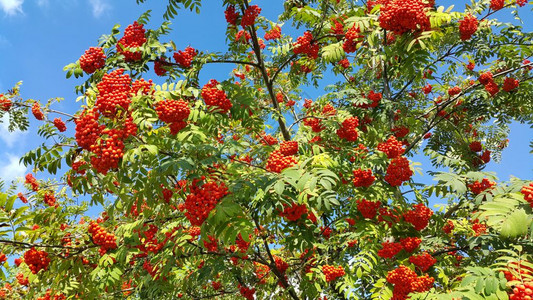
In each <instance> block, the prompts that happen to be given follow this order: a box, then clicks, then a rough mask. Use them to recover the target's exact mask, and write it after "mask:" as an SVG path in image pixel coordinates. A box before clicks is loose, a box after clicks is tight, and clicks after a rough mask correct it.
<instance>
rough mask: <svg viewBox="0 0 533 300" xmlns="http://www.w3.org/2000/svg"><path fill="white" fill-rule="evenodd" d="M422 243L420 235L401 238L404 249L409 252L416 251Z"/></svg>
mask: <svg viewBox="0 0 533 300" xmlns="http://www.w3.org/2000/svg"><path fill="white" fill-rule="evenodd" d="M420 243H422V240H421V239H420V238H418V237H406V238H403V239H400V244H402V247H403V249H404V250H405V251H407V252H409V253H412V252H414V251H415V250H416V249H417V248H418V246H420Z"/></svg>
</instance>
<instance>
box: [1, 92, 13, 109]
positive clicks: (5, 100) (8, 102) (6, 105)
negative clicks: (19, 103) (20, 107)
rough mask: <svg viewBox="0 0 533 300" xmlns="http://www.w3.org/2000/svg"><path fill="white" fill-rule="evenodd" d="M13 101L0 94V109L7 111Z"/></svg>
mask: <svg viewBox="0 0 533 300" xmlns="http://www.w3.org/2000/svg"><path fill="white" fill-rule="evenodd" d="M12 105H13V102H11V100H10V99H8V98H6V97H5V96H4V94H0V109H1V110H3V111H9V110H10V109H11V106H12Z"/></svg>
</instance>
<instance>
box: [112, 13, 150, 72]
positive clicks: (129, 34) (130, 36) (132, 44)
mask: <svg viewBox="0 0 533 300" xmlns="http://www.w3.org/2000/svg"><path fill="white" fill-rule="evenodd" d="M145 32H146V30H145V29H144V25H143V24H139V23H137V21H135V22H133V24H130V25H128V27H126V29H125V30H124V36H123V37H122V38H121V39H120V40H118V42H117V52H118V53H121V54H123V55H124V57H125V59H126V61H128V62H130V61H138V60H140V59H141V57H142V52H141V51H133V52H132V51H131V50H129V49H128V48H137V47H141V46H142V45H144V43H146V37H145Z"/></svg>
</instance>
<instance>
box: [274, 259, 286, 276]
mask: <svg viewBox="0 0 533 300" xmlns="http://www.w3.org/2000/svg"><path fill="white" fill-rule="evenodd" d="M273 256H274V262H275V263H276V269H278V271H279V272H280V273H281V274H285V272H286V271H287V269H288V268H289V264H288V263H287V262H286V261H284V260H283V259H282V258H281V257H279V256H276V255H273Z"/></svg>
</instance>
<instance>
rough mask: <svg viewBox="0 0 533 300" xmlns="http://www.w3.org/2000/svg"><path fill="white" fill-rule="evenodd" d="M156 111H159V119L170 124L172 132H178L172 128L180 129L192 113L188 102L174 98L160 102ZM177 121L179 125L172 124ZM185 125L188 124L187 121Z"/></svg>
mask: <svg viewBox="0 0 533 300" xmlns="http://www.w3.org/2000/svg"><path fill="white" fill-rule="evenodd" d="M155 111H156V112H157V116H158V117H159V120H161V121H162V122H165V123H167V124H170V128H171V132H170V133H171V134H177V133H178V132H177V131H173V130H172V129H178V128H179V129H178V131H179V130H181V129H182V128H183V127H184V126H183V123H185V120H187V119H188V118H189V114H190V113H191V110H190V108H189V104H188V103H187V102H185V101H183V100H172V99H167V100H165V101H160V102H158V103H157V105H156V108H155ZM175 123H177V124H178V125H174V126H173V125H172V124H175ZM185 126H187V124H186V123H185Z"/></svg>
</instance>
